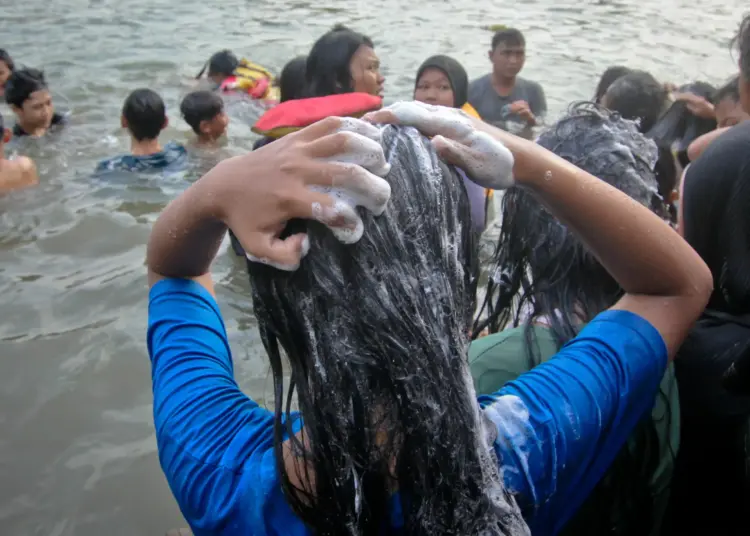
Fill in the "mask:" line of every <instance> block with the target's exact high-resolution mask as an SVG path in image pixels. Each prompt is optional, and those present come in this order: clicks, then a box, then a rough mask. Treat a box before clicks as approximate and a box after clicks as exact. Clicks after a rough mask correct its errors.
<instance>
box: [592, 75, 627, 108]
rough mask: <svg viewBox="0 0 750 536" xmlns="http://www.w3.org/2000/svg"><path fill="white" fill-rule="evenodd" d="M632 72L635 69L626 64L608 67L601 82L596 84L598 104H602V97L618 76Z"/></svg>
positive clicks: (595, 97)
mask: <svg viewBox="0 0 750 536" xmlns="http://www.w3.org/2000/svg"><path fill="white" fill-rule="evenodd" d="M631 72H633V71H632V70H631V69H629V68H627V67H625V66H624V65H613V66H612V67H608V68H607V70H605V71H604V72H603V73H602V77H601V78H600V79H599V83H598V84H597V86H596V92H595V93H594V102H595V103H596V104H601V103H602V98H603V97H604V94H605V93H606V92H607V90H608V89H609V86H611V85H612V84H613V83H614V81H615V80H617V79H618V78H622V77H623V76H625V75H626V74H630V73H631Z"/></svg>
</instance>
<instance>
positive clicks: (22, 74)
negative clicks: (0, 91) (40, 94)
mask: <svg viewBox="0 0 750 536" xmlns="http://www.w3.org/2000/svg"><path fill="white" fill-rule="evenodd" d="M47 88H48V87H47V81H46V80H45V78H44V73H43V72H42V71H40V70H39V69H30V68H24V69H16V70H14V71H13V74H11V75H10V78H8V81H7V82H6V83H5V102H7V103H8V104H9V105H10V106H15V107H17V108H23V103H24V102H26V100H27V99H28V98H29V97H30V96H31V94H32V93H34V92H35V91H41V90H44V89H47Z"/></svg>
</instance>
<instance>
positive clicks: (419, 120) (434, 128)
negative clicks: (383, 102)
mask: <svg viewBox="0 0 750 536" xmlns="http://www.w3.org/2000/svg"><path fill="white" fill-rule="evenodd" d="M363 119H365V120H366V121H369V122H371V123H390V124H393V125H406V126H411V127H414V128H416V129H418V130H419V131H420V132H421V133H422V134H424V135H425V136H429V137H432V144H433V145H434V146H435V149H436V150H437V152H438V154H439V155H440V156H441V158H443V159H444V160H446V161H447V162H448V163H450V164H453V165H455V166H457V167H460V168H461V169H463V170H464V171H465V172H466V174H467V175H468V176H469V177H470V178H471V180H473V181H474V182H475V183H477V184H479V185H480V186H483V187H485V188H490V189H493V190H504V189H506V188H508V187H510V186H512V185H513V184H514V180H513V162H514V160H513V154H512V153H511V152H510V151H509V150H508V148H507V147H506V146H505V145H504V144H503V143H502V142H501V141H500V140H498V139H497V138H496V137H493V136H491V135H490V134H488V133H486V132H483V131H482V130H481V129H480V128H477V127H478V126H479V125H480V124H481V121H480V122H477V121H478V120H476V119H473V118H472V117H470V116H469V115H467V114H466V113H464V112H463V111H461V110H459V109H457V108H446V107H443V106H433V105H430V104H424V103H422V102H416V101H413V102H397V103H395V104H392V105H390V106H387V107H385V108H383V109H381V110H378V111H376V112H370V113H369V114H367V115H365V117H364V118H363Z"/></svg>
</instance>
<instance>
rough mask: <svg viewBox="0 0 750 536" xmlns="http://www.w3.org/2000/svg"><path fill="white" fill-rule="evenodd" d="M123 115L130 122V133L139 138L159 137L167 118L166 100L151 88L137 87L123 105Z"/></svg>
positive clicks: (141, 139)
mask: <svg viewBox="0 0 750 536" xmlns="http://www.w3.org/2000/svg"><path fill="white" fill-rule="evenodd" d="M122 116H123V117H124V118H125V120H126V121H127V123H128V130H129V131H130V134H132V136H133V137H134V138H135V139H136V140H138V141H143V140H153V139H156V138H158V137H159V133H160V132H161V130H162V129H163V128H164V124H165V122H166V120H167V111H166V108H165V107H164V101H163V100H162V99H161V97H160V96H159V94H158V93H156V92H155V91H153V90H151V89H147V88H141V89H136V90H135V91H133V92H132V93H131V94H130V95H128V98H127V99H125V104H124V105H123V107H122Z"/></svg>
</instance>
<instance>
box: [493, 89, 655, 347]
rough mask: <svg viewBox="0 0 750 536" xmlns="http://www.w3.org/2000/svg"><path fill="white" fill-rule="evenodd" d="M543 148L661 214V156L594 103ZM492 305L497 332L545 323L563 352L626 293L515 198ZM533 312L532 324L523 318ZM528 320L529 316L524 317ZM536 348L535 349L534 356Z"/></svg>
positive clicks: (509, 206) (536, 207)
mask: <svg viewBox="0 0 750 536" xmlns="http://www.w3.org/2000/svg"><path fill="white" fill-rule="evenodd" d="M538 143H539V144H540V145H541V146H543V147H545V148H547V149H549V150H550V151H552V152H553V153H555V154H557V155H558V156H560V157H562V158H564V159H565V160H567V161H569V162H571V163H573V164H575V165H576V166H578V167H580V168H582V169H584V170H585V171H587V172H589V173H590V174H592V175H594V176H595V177H598V178H599V179H601V180H603V181H605V182H607V183H608V184H610V185H612V186H614V187H616V188H618V189H619V190H621V191H622V192H624V193H626V194H627V195H629V196H630V197H632V198H633V199H635V200H636V201H638V202H639V203H641V204H642V205H645V206H648V207H650V208H652V209H654V208H656V207H660V206H661V201H660V199H659V198H658V194H657V182H656V178H655V176H654V166H655V164H656V160H657V149H656V146H655V145H654V143H653V142H652V141H651V140H649V139H648V138H646V137H645V136H643V135H642V134H641V133H639V132H638V130H637V126H636V124H635V123H634V122H632V121H628V120H625V119H622V117H620V116H619V115H618V114H612V113H610V112H608V111H607V110H605V109H603V108H599V107H597V106H596V105H594V104H591V103H578V104H574V105H573V106H572V107H571V109H570V110H569V111H568V113H567V115H566V116H564V117H563V118H562V119H560V121H558V123H557V124H555V125H554V126H552V127H551V128H550V129H548V130H547V131H545V132H543V133H542V134H541V135H540V136H539V139H538ZM493 263H494V264H495V265H496V270H495V271H496V273H497V274H498V275H497V276H496V277H495V278H491V280H490V283H489V286H488V292H487V302H486V305H487V306H488V308H489V311H488V312H489V321H490V331H493V332H494V331H499V330H501V329H503V327H504V326H505V325H506V324H507V323H508V322H511V323H513V324H516V325H517V324H520V323H522V322H523V321H524V320H528V323H529V325H531V324H532V323H534V321H535V320H537V319H539V318H542V317H545V318H546V321H547V322H548V323H549V325H550V327H551V329H552V331H553V332H554V335H555V337H556V339H557V341H558V342H559V343H560V344H563V343H564V342H567V341H568V340H569V339H571V338H573V337H574V336H575V335H576V333H577V332H578V329H579V327H580V325H581V323H582V322H587V321H589V320H591V318H593V317H594V316H595V315H597V314H598V313H600V312H601V311H603V310H604V309H606V308H607V307H610V306H611V305H612V304H613V303H614V302H615V301H616V299H617V298H618V297H619V295H620V294H621V289H620V287H619V286H618V285H617V283H616V282H615V281H614V279H612V277H611V276H610V275H609V274H608V273H607V271H606V270H605V269H604V267H603V266H601V264H599V261H597V260H596V258H594V257H593V256H592V255H590V254H589V253H588V251H587V249H586V248H585V246H584V245H583V244H582V243H581V242H580V240H579V239H578V238H577V237H576V236H575V235H574V234H573V233H572V232H570V231H569V230H568V229H567V228H566V227H565V226H564V225H563V224H562V223H560V222H559V221H558V220H557V219H555V218H554V217H553V216H552V215H551V214H550V213H549V212H547V210H546V209H545V208H544V207H543V205H542V204H540V203H539V201H537V200H536V198H534V197H533V196H532V195H531V194H530V193H528V192H527V191H525V190H523V189H521V188H512V189H510V190H508V191H507V192H506V194H505V196H504V199H503V223H502V230H501V233H500V238H499V243H498V247H497V251H496V254H495V258H494V260H493ZM526 311H528V317H527V318H526V319H524V318H523V316H524V315H525V314H526V313H525V312H526ZM522 313H523V314H522ZM533 346H534V345H530V350H531V349H532V348H531V347H533Z"/></svg>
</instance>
